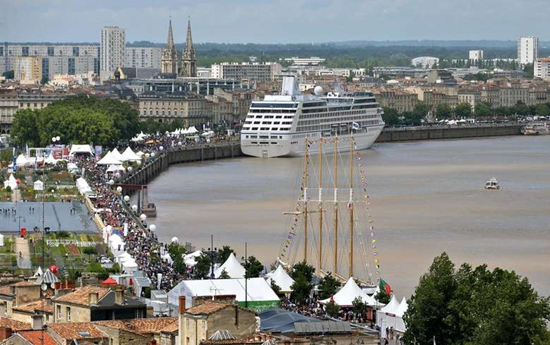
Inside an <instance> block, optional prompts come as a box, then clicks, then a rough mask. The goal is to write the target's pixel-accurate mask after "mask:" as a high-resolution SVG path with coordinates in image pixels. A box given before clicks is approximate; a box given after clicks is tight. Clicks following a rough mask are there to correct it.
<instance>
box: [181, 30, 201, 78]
mask: <svg viewBox="0 0 550 345" xmlns="http://www.w3.org/2000/svg"><path fill="white" fill-rule="evenodd" d="M180 76H182V77H196V76H197V58H196V57H195V48H193V38H192V37H191V20H189V21H188V22H187V39H186V40H185V50H184V51H183V57H182V61H181V71H180Z"/></svg>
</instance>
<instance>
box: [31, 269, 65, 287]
mask: <svg viewBox="0 0 550 345" xmlns="http://www.w3.org/2000/svg"><path fill="white" fill-rule="evenodd" d="M60 281H61V280H59V278H57V276H56V275H55V274H53V272H52V271H50V269H47V270H46V272H44V274H43V275H41V276H40V277H38V279H36V282H35V284H54V283H59V282H60Z"/></svg>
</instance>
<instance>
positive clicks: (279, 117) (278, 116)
mask: <svg viewBox="0 0 550 345" xmlns="http://www.w3.org/2000/svg"><path fill="white" fill-rule="evenodd" d="M275 118H276V119H282V118H283V117H282V116H281V115H277V116H275Z"/></svg>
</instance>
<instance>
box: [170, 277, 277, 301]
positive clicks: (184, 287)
mask: <svg viewBox="0 0 550 345" xmlns="http://www.w3.org/2000/svg"><path fill="white" fill-rule="evenodd" d="M247 284H248V289H247V294H248V301H249V302H254V301H257V302H262V301H264V302H265V301H279V297H277V294H275V292H274V291H273V290H272V289H271V287H270V286H269V285H268V284H267V282H266V281H265V279H264V278H249V279H248V282H247ZM244 285H245V282H244V278H241V279H204V280H182V281H181V282H179V283H178V285H176V286H175V287H174V288H173V289H172V290H170V292H169V293H168V296H169V302H170V303H171V304H173V305H178V298H179V296H187V297H188V301H189V302H190V301H191V297H193V296H199V297H200V296H212V295H235V296H236V299H237V301H239V302H244V300H245V288H244Z"/></svg>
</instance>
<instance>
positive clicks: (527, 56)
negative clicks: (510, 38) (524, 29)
mask: <svg viewBox="0 0 550 345" xmlns="http://www.w3.org/2000/svg"><path fill="white" fill-rule="evenodd" d="M538 53H539V39H538V37H534V36H527V37H520V38H519V39H518V61H519V63H520V64H521V65H526V64H530V63H534V62H535V60H536V59H537V57H538Z"/></svg>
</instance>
